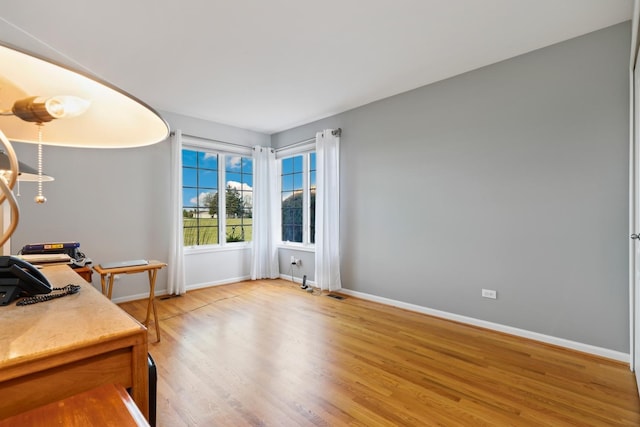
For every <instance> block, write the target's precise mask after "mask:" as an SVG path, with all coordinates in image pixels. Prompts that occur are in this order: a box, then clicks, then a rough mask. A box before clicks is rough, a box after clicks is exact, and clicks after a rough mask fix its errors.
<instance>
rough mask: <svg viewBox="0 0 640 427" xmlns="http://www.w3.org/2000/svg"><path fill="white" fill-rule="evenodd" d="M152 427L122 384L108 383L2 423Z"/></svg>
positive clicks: (27, 426) (38, 426)
mask: <svg viewBox="0 0 640 427" xmlns="http://www.w3.org/2000/svg"><path fill="white" fill-rule="evenodd" d="M53 425H56V426H65V427H87V426H118V427H141V426H146V427H149V423H148V422H147V420H145V418H144V416H142V414H141V413H140V410H139V409H138V407H137V406H136V405H135V403H133V400H131V396H129V395H128V394H127V392H126V391H125V389H124V388H122V386H121V385H114V384H107V385H103V386H101V387H98V388H95V389H93V390H89V391H85V392H84V393H80V394H76V395H74V396H71V397H68V398H66V399H63V400H60V401H57V402H54V403H49V404H48V405H45V406H41V407H39V408H35V409H32V410H30V411H27V412H23V413H21V414H17V415H14V416H12V417H9V418H5V419H4V420H0V427H15V426H20V427H43V426H53Z"/></svg>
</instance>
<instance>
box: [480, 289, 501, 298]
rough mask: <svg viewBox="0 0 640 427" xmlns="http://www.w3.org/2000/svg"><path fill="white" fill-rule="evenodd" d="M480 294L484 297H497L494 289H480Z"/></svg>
mask: <svg viewBox="0 0 640 427" xmlns="http://www.w3.org/2000/svg"><path fill="white" fill-rule="evenodd" d="M482 296H483V297H484V298H491V299H496V298H498V293H497V292H496V291H494V290H491V289H483V290H482Z"/></svg>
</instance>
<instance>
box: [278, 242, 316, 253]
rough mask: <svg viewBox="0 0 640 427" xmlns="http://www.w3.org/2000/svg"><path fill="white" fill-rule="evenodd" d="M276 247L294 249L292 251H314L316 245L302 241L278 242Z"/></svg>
mask: <svg viewBox="0 0 640 427" xmlns="http://www.w3.org/2000/svg"><path fill="white" fill-rule="evenodd" d="M276 246H277V248H278V249H289V250H294V251H304V252H315V251H316V247H315V245H305V244H303V243H291V242H289V243H285V242H282V243H279V244H278V245H276Z"/></svg>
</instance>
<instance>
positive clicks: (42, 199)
mask: <svg viewBox="0 0 640 427" xmlns="http://www.w3.org/2000/svg"><path fill="white" fill-rule="evenodd" d="M37 126H38V195H37V196H36V197H35V199H34V200H35V202H36V203H39V204H42V203H45V202H46V201H47V198H46V197H44V196H43V195H42V123H38V124H37Z"/></svg>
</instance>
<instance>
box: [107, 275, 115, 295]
mask: <svg viewBox="0 0 640 427" xmlns="http://www.w3.org/2000/svg"><path fill="white" fill-rule="evenodd" d="M115 276H116V275H115V274H113V273H111V274H109V294H108V295H107V298H109V299H111V294H112V293H113V280H114V279H115Z"/></svg>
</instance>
